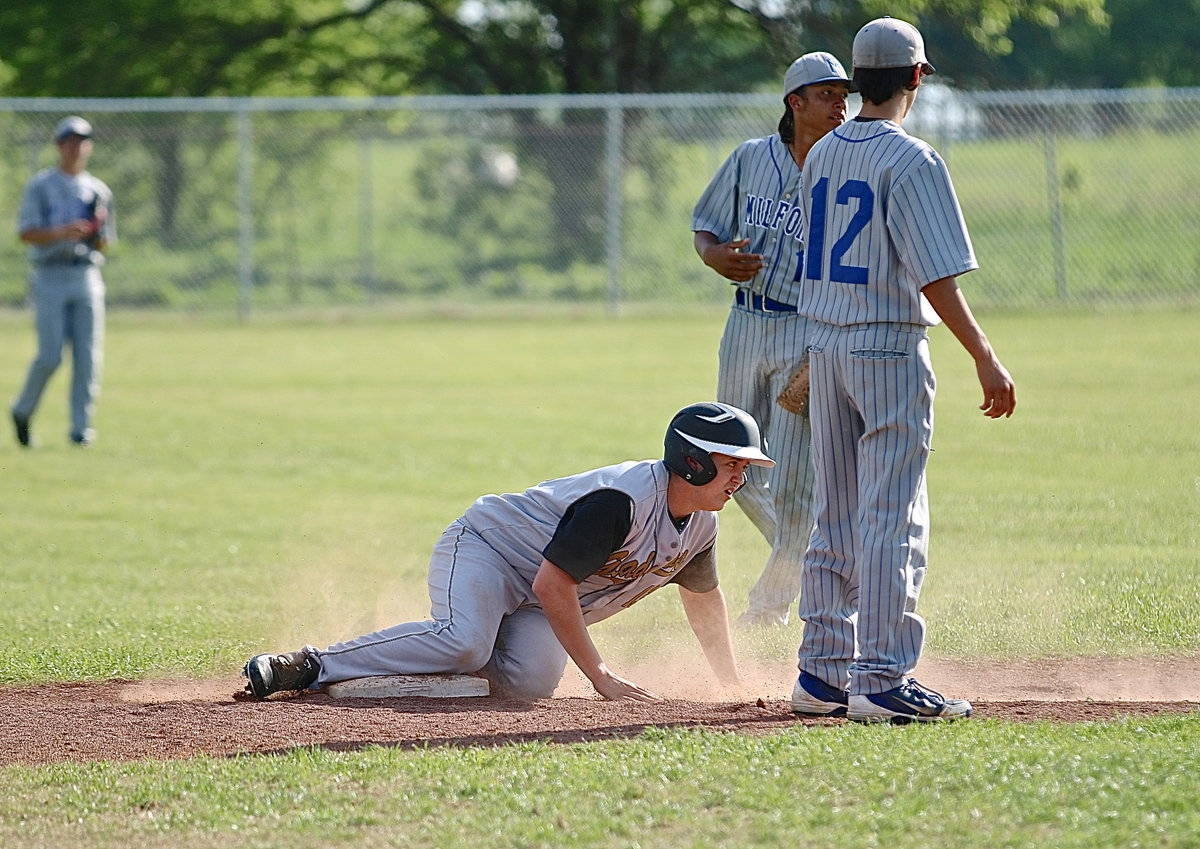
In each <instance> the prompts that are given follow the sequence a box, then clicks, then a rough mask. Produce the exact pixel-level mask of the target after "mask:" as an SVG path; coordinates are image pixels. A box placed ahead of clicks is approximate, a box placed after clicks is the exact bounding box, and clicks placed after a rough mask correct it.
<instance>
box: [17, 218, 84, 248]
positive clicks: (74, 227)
mask: <svg viewBox="0 0 1200 849" xmlns="http://www.w3.org/2000/svg"><path fill="white" fill-rule="evenodd" d="M89 235H91V224H90V222H88V221H87V220H86V219H83V218H80V219H76V220H75V221H70V222H68V223H66V224H64V225H62V226H61V227H31V228H29V229H28V230H23V231H21V233H20V239H21V241H22V242H28V243H29V244H31V245H46V244H49V243H51V242H61V241H63V240H64V239H71V240H75V241H79V240H82V239H85V238H87V237H88V236H89Z"/></svg>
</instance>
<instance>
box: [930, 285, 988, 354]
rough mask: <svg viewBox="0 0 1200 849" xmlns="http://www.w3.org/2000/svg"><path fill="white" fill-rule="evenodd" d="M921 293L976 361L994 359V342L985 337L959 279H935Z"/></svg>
mask: <svg viewBox="0 0 1200 849" xmlns="http://www.w3.org/2000/svg"><path fill="white" fill-rule="evenodd" d="M921 293H922V294H923V295H924V296H925V298H926V300H928V301H929V305H930V306H932V307H933V309H934V312H936V313H937V314H938V317H939V318H941V320H942V321H943V322H944V323H945V325H946V327H947V328H948V329H949V330H950V332H951V333H953V334H954V338H955V339H957V340H958V342H959V344H960V345H962V346H963V348H965V349H966V351H967V353H968V354H970V355H971V357H972V359H974V360H975V362H980V361H981V360H988V359H995V357H996V354H995V352H993V351H992V346H991V343H990V342H988V338H987V336H985V335H984V333H983V328H981V327H980V326H979V323H978V322H977V321H975V316H974V314H973V313H972V312H971V308H970V306H968V305H967V299H966V298H964V297H963V293H962V290H960V289H959V288H958V280H957V279H956V278H954V277H943V278H942V279H941V280H935V281H934V282H932V283H930V284H929V285H928V286H926V287H925V288H924V289H922V290H921Z"/></svg>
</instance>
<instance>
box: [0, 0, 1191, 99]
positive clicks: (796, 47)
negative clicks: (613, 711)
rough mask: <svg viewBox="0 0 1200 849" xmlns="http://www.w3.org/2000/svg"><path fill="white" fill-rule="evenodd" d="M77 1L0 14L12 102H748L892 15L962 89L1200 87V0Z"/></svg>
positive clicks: (841, 51)
mask: <svg viewBox="0 0 1200 849" xmlns="http://www.w3.org/2000/svg"><path fill="white" fill-rule="evenodd" d="M1168 5H1170V6H1178V7H1180V8H1177V9H1175V10H1171V9H1169V8H1164V7H1163V4H1162V3H1161V2H1155V0H847V2H834V0H206V2H204V3H195V2H192V1H191V0H75V2H73V3H72V4H71V16H70V17H71V20H72V21H74V22H77V23H75V25H73V26H64V16H63V11H62V7H61V6H60V5H57V4H53V3H46V2H26V3H9V4H4V5H3V7H2V8H0V93H3V94H6V95H15V96H102V97H118V96H119V97H142V96H144V97H161V96H171V95H180V96H211V95H233V96H250V95H268V94H276V95H303V94H357V95H366V94H410V93H465V94H487V93H499V94H512V93H538V92H569V93H579V92H610V91H620V92H656V91H742V90H747V89H752V88H756V87H768V88H769V87H773V86H774V84H775V83H776V82H777V78H778V76H779V73H780V70H781V68H782V67H783V66H784V65H786V63H787V62H789V61H790V60H791V59H792V58H794V57H795V56H797V55H799V54H800V53H804V52H806V51H809V50H830V51H831V52H833V53H835V54H836V55H837V56H839V57H840V58H842V60H843V61H844V62H845V63H846V64H847V65H849V59H850V55H849V54H850V43H851V41H852V39H853V36H854V33H855V32H856V31H857V29H858V28H859V27H860V26H861V25H862V24H863V23H864V22H865V21H867V20H870V19H871V18H874V17H877V16H879V15H882V14H892V15H896V16H897V17H903V18H906V19H908V20H911V21H913V22H914V23H917V24H918V25H919V26H920V27H921V29H922V30H923V31H924V32H925V33H926V35H927V37H928V40H929V42H930V51H931V55H932V57H933V58H934V59H935V63H936V64H937V66H938V70H939V72H940V73H942V74H945V75H946V77H947V78H949V79H952V80H956V81H958V82H961V83H962V84H964V85H966V86H968V87H1003V88H1023V87H1032V86H1039V85H1073V84H1080V83H1090V84H1095V85H1106V86H1121V85H1127V84H1141V83H1145V82H1148V81H1155V80H1161V81H1164V82H1167V83H1193V84H1194V81H1195V78H1196V75H1197V69H1196V68H1197V66H1196V63H1195V61H1194V58H1193V56H1192V47H1193V46H1194V45H1195V43H1196V42H1197V37H1198V35H1200V32H1198V31H1197V30H1198V29H1200V24H1197V21H1200V0H1172V3H1170V4H1168Z"/></svg>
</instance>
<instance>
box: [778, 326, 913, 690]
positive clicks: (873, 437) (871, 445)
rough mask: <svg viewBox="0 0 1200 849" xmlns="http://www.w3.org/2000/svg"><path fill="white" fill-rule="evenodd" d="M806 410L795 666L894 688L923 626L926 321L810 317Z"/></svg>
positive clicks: (862, 685) (838, 681)
mask: <svg viewBox="0 0 1200 849" xmlns="http://www.w3.org/2000/svg"><path fill="white" fill-rule="evenodd" d="M811 339H812V342H811V344H810V347H809V351H810V362H811V368H812V378H811V381H812V382H811V394H810V400H809V414H810V415H811V416H812V421H813V446H814V454H813V461H814V470H815V473H816V478H817V481H818V485H817V495H816V501H815V509H816V527H815V528H814V530H813V534H812V541H811V543H810V545H809V549H808V552H807V554H806V555H805V558H804V570H803V576H804V580H803V591H802V593H801V598H800V617H801V618H802V619H804V621H805V628H804V637H803V641H802V643H801V645H800V651H799V667H800V669H802V670H803V671H806V672H808V673H809V674H811V675H815V676H817V677H818V678H820V679H821V680H823V681H825V682H826V683H828V684H831V685H832V686H835V687H846V688H848V689H849V691H850V692H851V693H852V694H871V693H880V692H884V691H886V690H890V689H892V688H893V687H896V686H899V685H900V684H901V683H902V681H903V679H904V678H905V677H906V676H907V675H909V674H910V673H911V672H912V671H913V669H914V668H915V667H916V664H917V660H918V659H919V658H920V655H921V647H922V644H923V643H924V639H925V621H924V620H923V619H922V618H921V617H920V616H919V615H918V614H917V613H916V606H917V598H918V596H919V595H920V592H921V583H922V581H923V579H924V577H925V567H926V556H927V546H928V541H929V507H928V499H927V495H926V490H925V467H926V463H927V461H928V458H929V452H930V450H931V440H932V436H933V398H934V391H935V388H936V382H935V378H934V373H933V363H932V361H931V359H930V356H929V341H928V331H927V328H925V327H923V326H921V325H916V324H899V323H871V324H856V325H848V326H835V325H831V324H825V323H824V322H820V321H813V322H812V335H811Z"/></svg>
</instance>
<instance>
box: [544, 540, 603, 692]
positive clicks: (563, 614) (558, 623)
mask: <svg viewBox="0 0 1200 849" xmlns="http://www.w3.org/2000/svg"><path fill="white" fill-rule="evenodd" d="M533 592H534V595H536V596H537V597H538V601H539V602H541V605H542V610H543V611H545V613H546V620H547V621H548V622H549V623H550V627H551V629H553V631H554V636H555V637H557V638H558V641H559V643H560V644H562V647H563V649H564V650H565V651H566V653H567V655H568V656H569V657H570V658H571V660H572V661H573V662H574V663H575V665H576V666H578V667H579V671H580V672H582V673H583V674H584V675H586V676H587V678H588V680H589V681H591V682H592V683H593V684H594V683H596V681H597V680H598V679H600V678H602V677H603V676H604V675H606V674H607V673H608V670H607V668H606V667H605V665H604V660H603V658H601V657H600V652H599V651H598V650H597V649H596V644H595V643H593V642H592V638H591V636H589V634H588V631H587V625H586V624H584V621H583V609H582V608H581V607H580V606H579V595H578V592H577V590H576V585H575V582H574V581H573V580H572V579H571V577H570V576H569V575H567V573H566V572H563V571H562V570H561V569H559V568H558V567H557V566H555V565H554V564H552V563H549V562H548V561H547V562H544V563H543V564H542V568H541V569H540V570H539V571H538V574H537V578H536V579H535V580H534V582H533Z"/></svg>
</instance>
